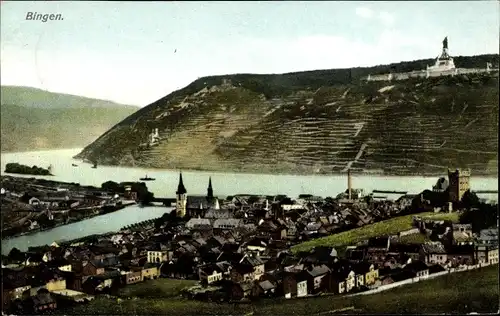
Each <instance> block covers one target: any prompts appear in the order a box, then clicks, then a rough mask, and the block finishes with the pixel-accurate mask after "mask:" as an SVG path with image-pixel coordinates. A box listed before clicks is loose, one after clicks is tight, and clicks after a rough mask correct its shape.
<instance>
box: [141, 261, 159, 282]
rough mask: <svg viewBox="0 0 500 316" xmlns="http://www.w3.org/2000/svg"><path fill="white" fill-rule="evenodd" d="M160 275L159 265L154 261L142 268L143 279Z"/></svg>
mask: <svg viewBox="0 0 500 316" xmlns="http://www.w3.org/2000/svg"><path fill="white" fill-rule="evenodd" d="M159 276H160V269H159V266H158V265H156V264H153V263H146V264H145V265H144V266H143V267H142V270H141V278H142V279H143V280H152V279H157V278H158V277H159Z"/></svg>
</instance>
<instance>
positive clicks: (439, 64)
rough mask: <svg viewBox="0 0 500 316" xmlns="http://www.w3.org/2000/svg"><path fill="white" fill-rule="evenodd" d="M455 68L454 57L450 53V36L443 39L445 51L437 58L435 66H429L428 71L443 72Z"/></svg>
mask: <svg viewBox="0 0 500 316" xmlns="http://www.w3.org/2000/svg"><path fill="white" fill-rule="evenodd" d="M454 69H455V63H454V62H453V58H452V57H451V56H450V55H449V54H448V36H447V37H445V38H444V40H443V51H442V52H441V55H440V56H438V57H437V58H436V63H435V64H434V66H427V71H428V72H442V71H450V70H454Z"/></svg>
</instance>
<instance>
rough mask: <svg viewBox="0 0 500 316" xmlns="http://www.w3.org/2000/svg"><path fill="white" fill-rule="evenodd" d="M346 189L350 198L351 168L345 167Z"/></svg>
mask: <svg viewBox="0 0 500 316" xmlns="http://www.w3.org/2000/svg"><path fill="white" fill-rule="evenodd" d="M347 190H348V192H349V200H351V198H352V183H351V169H347Z"/></svg>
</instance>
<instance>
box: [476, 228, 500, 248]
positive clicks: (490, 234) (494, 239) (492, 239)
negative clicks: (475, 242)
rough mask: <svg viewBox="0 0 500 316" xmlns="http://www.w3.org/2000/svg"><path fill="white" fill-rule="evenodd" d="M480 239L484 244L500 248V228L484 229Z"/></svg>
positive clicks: (480, 233)
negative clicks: (499, 234) (499, 246)
mask: <svg viewBox="0 0 500 316" xmlns="http://www.w3.org/2000/svg"><path fill="white" fill-rule="evenodd" d="M478 239H479V241H480V242H481V243H482V244H487V245H496V246H498V228H489V229H482V230H481V231H479V238H478Z"/></svg>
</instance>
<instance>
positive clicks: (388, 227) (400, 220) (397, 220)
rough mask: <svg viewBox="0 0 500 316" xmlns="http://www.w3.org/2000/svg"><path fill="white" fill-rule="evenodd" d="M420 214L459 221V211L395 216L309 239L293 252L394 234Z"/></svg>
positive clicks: (421, 215)
mask: <svg viewBox="0 0 500 316" xmlns="http://www.w3.org/2000/svg"><path fill="white" fill-rule="evenodd" d="M415 215H418V216H420V217H422V218H425V219H434V220H445V219H446V220H451V221H453V222H458V216H459V214H458V213H432V212H428V213H420V214H411V215H405V216H398V217H394V218H391V219H388V220H385V221H381V222H378V223H373V224H370V225H366V226H363V227H360V228H356V229H351V230H348V231H345V232H341V233H339V234H334V235H330V236H326V237H322V238H317V239H313V240H308V241H306V242H303V243H301V244H298V245H295V246H293V247H292V251H293V252H295V253H296V252H299V251H308V250H310V249H312V248H313V247H316V246H334V247H340V248H341V247H345V246H349V245H354V244H355V243H357V242H360V241H363V240H367V239H369V238H372V237H377V236H382V235H393V234H397V233H399V232H401V231H405V230H408V229H411V228H412V220H413V216H415Z"/></svg>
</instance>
